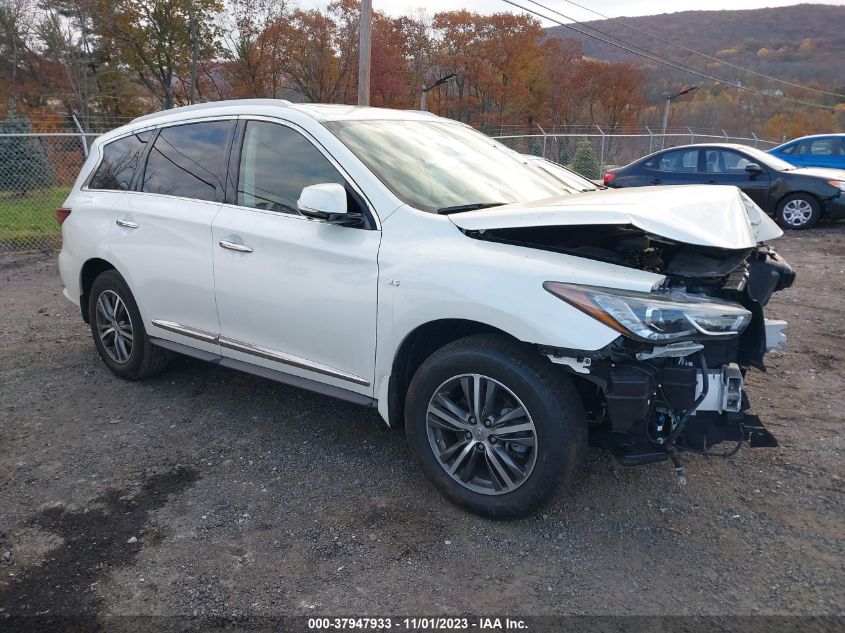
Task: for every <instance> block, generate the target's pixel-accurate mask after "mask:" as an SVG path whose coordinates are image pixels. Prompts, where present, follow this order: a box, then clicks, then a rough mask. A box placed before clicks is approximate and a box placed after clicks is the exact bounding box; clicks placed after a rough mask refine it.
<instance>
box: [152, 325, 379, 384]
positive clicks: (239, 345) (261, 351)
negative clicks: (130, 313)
mask: <svg viewBox="0 0 845 633" xmlns="http://www.w3.org/2000/svg"><path fill="white" fill-rule="evenodd" d="M152 323H153V325H155V326H156V327H160V328H161V329H162V330H167V331H168V332H174V333H175V334H181V335H182V336H188V337H190V338H194V339H197V340H198V341H202V342H203V343H211V344H215V343H216V344H218V345H220V347H225V348H227V349H231V350H235V351H236V352H243V353H244V354H250V355H252V356H258V357H260V358H265V359H267V360H272V361H275V362H277V363H283V364H285V365H289V366H290V367H297V368H299V369H305V370H307V371H313V372H314V373H317V374H323V375H324V376H330V377H332V378H338V379H340V380H346V381H349V382H353V383H355V384H356V385H361V386H363V387H369V386H370V381H369V380H367V379H366V378H361V377H360V376H356V375H354V374H350V373H347V372H345V371H341V370H339V369H335V368H334V367H329V366H328V365H323V364H321V363H315V362H313V361H310V360H306V359H305V358H300V357H299V356H293V355H292V354H285V353H284V352H280V351H277V350H274V349H269V348H267V347H262V346H261V345H253V344H252V343H247V342H245V341H239V340H238V339H234V338H229V337H228V336H221V335H219V334H215V333H214V332H209V331H208V330H203V329H200V328H195V327H191V326H188V325H184V324H182V323H175V322H173V321H160V320H157V319H153V322H152Z"/></svg>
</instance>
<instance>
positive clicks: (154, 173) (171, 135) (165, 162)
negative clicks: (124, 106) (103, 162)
mask: <svg viewBox="0 0 845 633" xmlns="http://www.w3.org/2000/svg"><path fill="white" fill-rule="evenodd" d="M229 127H230V122H229V121H210V122H207V123H189V124H187V125H177V126H173V127H166V128H164V129H162V130H161V133H160V134H159V135H158V137H157V138H156V140H155V143H153V147H152V149H151V150H150V155H149V158H147V167H146V169H145V170H144V183H143V186H142V188H141V190H142V191H148V192H150V193H163V194H167V195H170V196H182V197H184V198H196V199H198V200H214V196H215V190H216V188H217V187H220V186H222V183H221V182H220V179H219V178H218V176H217V174H218V171H219V169H218V167H219V165H220V158H221V155H222V154H223V153H224V150H225V149H226V138H227V135H228V132H229Z"/></svg>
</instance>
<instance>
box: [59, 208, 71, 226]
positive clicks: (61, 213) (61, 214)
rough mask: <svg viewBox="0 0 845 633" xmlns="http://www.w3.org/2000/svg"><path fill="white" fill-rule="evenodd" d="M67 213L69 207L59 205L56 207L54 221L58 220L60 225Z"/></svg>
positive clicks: (65, 218) (68, 213)
mask: <svg viewBox="0 0 845 633" xmlns="http://www.w3.org/2000/svg"><path fill="white" fill-rule="evenodd" d="M69 215H70V209H67V208H65V207H59V208H58V209H56V222H58V223H59V225H62V224H63V223H64V221H65V220H67V216H69Z"/></svg>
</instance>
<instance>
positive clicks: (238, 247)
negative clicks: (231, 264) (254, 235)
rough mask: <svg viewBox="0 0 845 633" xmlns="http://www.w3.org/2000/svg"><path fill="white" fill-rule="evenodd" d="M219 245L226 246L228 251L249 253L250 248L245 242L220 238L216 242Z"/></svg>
mask: <svg viewBox="0 0 845 633" xmlns="http://www.w3.org/2000/svg"><path fill="white" fill-rule="evenodd" d="M218 244H220V246H222V247H223V248H227V249H229V250H230V251H238V252H239V253H251V252H252V249H251V248H250V247H249V246H247V245H246V244H242V243H238V242H230V241H229V240H220V241H219V242H218Z"/></svg>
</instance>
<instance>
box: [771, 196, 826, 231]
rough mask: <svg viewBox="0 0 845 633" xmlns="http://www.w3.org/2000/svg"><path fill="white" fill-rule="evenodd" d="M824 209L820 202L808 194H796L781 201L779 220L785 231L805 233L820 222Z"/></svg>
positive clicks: (778, 213) (778, 212)
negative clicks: (791, 230) (804, 231)
mask: <svg viewBox="0 0 845 633" xmlns="http://www.w3.org/2000/svg"><path fill="white" fill-rule="evenodd" d="M821 214H822V208H821V205H820V204H819V201H818V200H816V199H815V198H814V197H813V196H811V195H809V194H806V193H794V194H792V195H790V196H786V197H785V198H784V199H783V200H781V201H780V204H779V205H778V211H777V220H778V224H780V225H781V226H782V227H783V228H785V229H793V230H795V231H803V230H805V229H810V228H813V227H814V226H815V225H816V224H817V223H818V221H819V218H820V217H821Z"/></svg>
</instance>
